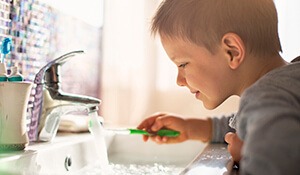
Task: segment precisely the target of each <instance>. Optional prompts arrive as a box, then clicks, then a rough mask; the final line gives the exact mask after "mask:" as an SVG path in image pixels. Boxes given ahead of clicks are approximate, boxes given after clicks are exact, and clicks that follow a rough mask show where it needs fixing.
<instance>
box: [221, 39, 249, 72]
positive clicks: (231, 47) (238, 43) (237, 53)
mask: <svg viewBox="0 0 300 175" xmlns="http://www.w3.org/2000/svg"><path fill="white" fill-rule="evenodd" d="M221 46H222V47H223V50H224V51H225V55H226V58H227V61H228V65H229V66H230V68H231V69H237V68H238V67H239V66H240V65H241V63H242V62H243V61H244V57H245V46H244V42H243V40H242V39H241V38H240V37H239V36H238V35H237V34H235V33H226V34H225V35H224V36H223V38H222V44H221Z"/></svg>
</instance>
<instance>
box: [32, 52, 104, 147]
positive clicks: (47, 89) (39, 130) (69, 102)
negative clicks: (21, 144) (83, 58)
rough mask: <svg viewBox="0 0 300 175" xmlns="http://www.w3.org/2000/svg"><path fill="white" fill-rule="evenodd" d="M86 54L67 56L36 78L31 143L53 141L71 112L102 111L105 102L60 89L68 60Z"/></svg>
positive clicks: (72, 53)
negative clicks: (63, 71)
mask: <svg viewBox="0 0 300 175" xmlns="http://www.w3.org/2000/svg"><path fill="white" fill-rule="evenodd" d="M80 53H83V51H74V52H70V53H67V54H65V55H63V56H61V57H59V58H57V59H55V60H53V61H51V62H49V63H48V64H47V65H46V66H44V67H43V68H42V69H41V70H40V71H39V73H38V74H37V75H36V78H35V81H34V82H35V83H36V84H37V86H36V93H35V96H34V97H35V99H34V103H33V110H32V118H31V123H30V128H29V132H28V135H29V139H30V141H37V140H40V141H51V140H52V139H53V138H54V137H55V135H56V133H57V130H58V126H59V122H60V116H62V115H65V114H67V113H70V112H81V113H82V112H86V113H88V112H89V110H90V109H93V110H96V111H97V110H98V106H99V105H100V104H101V100H100V99H97V98H95V97H89V96H84V95H77V94H70V93H65V92H63V91H62V90H61V86H60V83H61V82H60V68H61V65H63V64H64V63H65V62H66V61H67V58H70V57H72V56H74V55H76V54H80Z"/></svg>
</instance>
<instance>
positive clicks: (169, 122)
mask: <svg viewBox="0 0 300 175" xmlns="http://www.w3.org/2000/svg"><path fill="white" fill-rule="evenodd" d="M137 128H138V129H144V130H146V131H148V132H150V133H151V132H153V133H155V132H157V131H158V130H160V129H171V130H175V131H179V132H180V135H179V136H178V137H160V136H143V139H144V141H147V140H148V139H149V138H150V139H151V140H153V141H154V142H156V143H158V144H162V143H180V142H184V141H186V140H189V139H192V140H199V141H202V142H208V141H210V140H211V135H212V134H211V133H212V123H211V120H210V119H183V118H181V117H180V116H177V115H174V114H169V113H156V114H153V115H152V116H150V117H148V118H147V119H145V120H144V121H142V123H141V124H140V125H139V126H138V127H137Z"/></svg>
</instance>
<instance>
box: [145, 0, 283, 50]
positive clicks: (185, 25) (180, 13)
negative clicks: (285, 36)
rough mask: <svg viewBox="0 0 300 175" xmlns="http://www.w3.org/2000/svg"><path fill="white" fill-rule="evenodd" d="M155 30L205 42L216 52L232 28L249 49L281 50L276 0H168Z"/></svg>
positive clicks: (207, 46) (174, 36)
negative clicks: (274, 0)
mask: <svg viewBox="0 0 300 175" xmlns="http://www.w3.org/2000/svg"><path fill="white" fill-rule="evenodd" d="M151 31H152V33H153V34H156V33H158V34H159V35H161V36H165V37H169V38H172V39H183V40H185V41H189V42H191V43H194V44H197V45H200V46H204V47H206V48H207V49H208V50H209V51H211V52H212V53H214V50H215V49H216V48H217V47H218V45H219V44H220V43H221V39H222V37H223V36H224V34H226V33H229V32H232V33H235V34H237V35H239V36H240V37H241V39H242V40H243V42H244V43H245V46H246V52H247V53H252V54H258V55H266V54H278V53H279V52H280V51H281V45H280V41H279V36H278V18H277V11H276V8H275V4H274V2H273V0H164V1H163V2H162V3H161V5H160V6H159V8H158V10H157V12H156V14H155V16H154V18H153V20H152V26H151Z"/></svg>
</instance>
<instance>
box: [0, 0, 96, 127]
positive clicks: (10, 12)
mask: <svg viewBox="0 0 300 175" xmlns="http://www.w3.org/2000/svg"><path fill="white" fill-rule="evenodd" d="M101 31H102V29H101V28H96V27H93V26H90V25H88V24H86V23H84V22H82V21H80V20H78V19H76V18H74V17H71V16H68V15H65V14H63V13H62V12H60V11H57V10H56V9H53V8H52V7H50V6H48V5H46V4H44V3H41V2H39V1H37V0H0V41H2V40H3V38H5V37H10V38H11V39H12V41H13V48H12V51H11V53H10V54H9V55H7V56H6V58H5V63H6V65H7V68H8V69H9V68H10V67H11V66H13V65H17V66H18V67H19V69H20V72H21V73H22V74H23V76H24V78H25V80H26V81H33V80H34V78H35V74H36V73H37V72H38V71H39V70H40V69H41V68H42V67H43V66H44V65H45V64H46V63H47V62H49V61H50V60H53V59H55V58H56V57H58V56H60V55H62V54H65V53H67V52H70V51H74V50H85V49H87V50H88V53H86V54H85V55H83V56H80V57H78V58H74V59H73V58H72V59H71V61H70V63H68V62H67V63H65V65H63V68H62V75H63V76H62V81H63V82H62V86H63V90H64V91H66V92H68V93H76V94H82V95H89V96H93V97H98V96H99V81H100V80H99V79H100V78H99V77H100V63H101V42H100V41H101ZM34 93H35V91H34V87H33V89H32V93H31V98H30V102H29V105H28V117H27V118H28V120H30V114H31V111H30V110H31V108H32V101H33V100H34V99H33V94H34ZM0 98H1V97H0ZM29 122H30V121H29Z"/></svg>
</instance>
